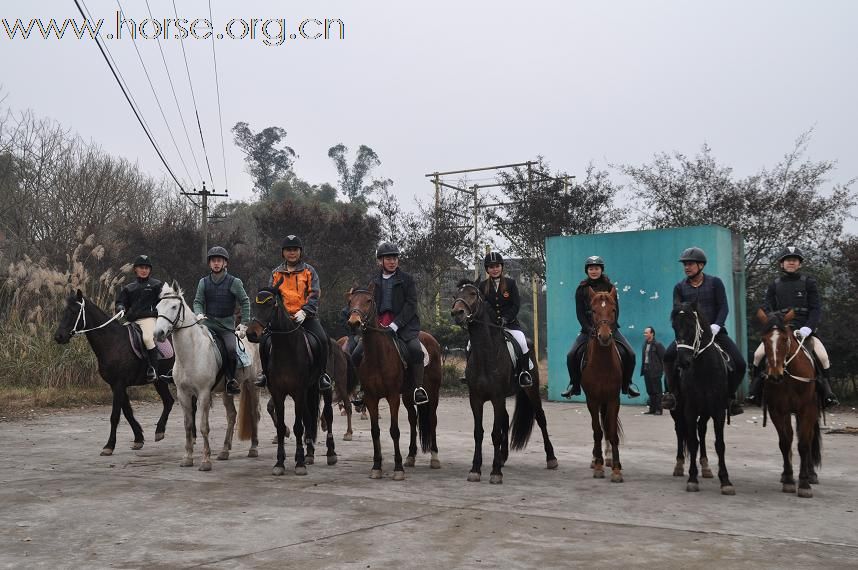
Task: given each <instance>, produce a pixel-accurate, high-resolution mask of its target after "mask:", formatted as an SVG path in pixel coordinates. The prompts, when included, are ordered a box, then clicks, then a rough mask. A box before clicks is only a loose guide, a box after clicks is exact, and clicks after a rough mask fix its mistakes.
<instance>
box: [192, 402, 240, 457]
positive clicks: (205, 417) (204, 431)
mask: <svg viewBox="0 0 858 570" xmlns="http://www.w3.org/2000/svg"><path fill="white" fill-rule="evenodd" d="M197 404H198V406H199V408H200V434H201V435H202V436H203V460H202V462H201V463H200V471H211V470H212V448H211V446H210V445H209V427H210V426H209V412H210V411H211V408H212V393H211V392H209V391H208V390H203V392H202V394H200V396H199V398H198V400H197ZM233 414H235V409H234V408H233ZM232 421H233V426H234V425H235V418H234V417H233V419H232Z"/></svg>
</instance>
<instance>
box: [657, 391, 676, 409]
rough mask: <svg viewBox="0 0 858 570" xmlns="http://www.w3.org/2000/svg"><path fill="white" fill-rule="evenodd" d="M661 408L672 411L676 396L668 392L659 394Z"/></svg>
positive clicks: (674, 406)
mask: <svg viewBox="0 0 858 570" xmlns="http://www.w3.org/2000/svg"><path fill="white" fill-rule="evenodd" d="M661 409H663V410H668V411H672V410H674V409H676V396H674V395H673V394H671V393H670V392H665V393H664V394H662V395H661Z"/></svg>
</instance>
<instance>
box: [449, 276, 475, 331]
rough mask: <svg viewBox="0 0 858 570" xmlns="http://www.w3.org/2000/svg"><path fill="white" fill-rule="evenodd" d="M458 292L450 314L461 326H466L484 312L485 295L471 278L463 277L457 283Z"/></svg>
mask: <svg viewBox="0 0 858 570" xmlns="http://www.w3.org/2000/svg"><path fill="white" fill-rule="evenodd" d="M456 287H458V292H457V293H456V298H455V299H454V300H453V306H452V307H451V308H450V316H451V317H453V320H454V321H455V322H456V324H457V325H459V326H460V327H466V326H467V325H468V323H470V322H472V321H473V320H474V319H475V318H477V317H478V316H479V315H480V313H481V312H482V308H483V296H482V295H481V294H480V290H479V289H478V288H477V286H476V285H475V284H474V282H473V281H471V280H469V279H462V280H461V281H459V283H458V284H456Z"/></svg>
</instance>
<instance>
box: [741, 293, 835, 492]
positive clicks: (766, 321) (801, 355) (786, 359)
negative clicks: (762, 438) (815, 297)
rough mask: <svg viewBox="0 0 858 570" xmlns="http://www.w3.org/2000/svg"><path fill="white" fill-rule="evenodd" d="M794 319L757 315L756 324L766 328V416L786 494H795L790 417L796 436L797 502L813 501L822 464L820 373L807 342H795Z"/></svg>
mask: <svg viewBox="0 0 858 570" xmlns="http://www.w3.org/2000/svg"><path fill="white" fill-rule="evenodd" d="M794 316H795V313H794V312H793V311H792V310H790V311H789V312H788V313H787V314H786V315H783V314H781V313H771V314H768V315H767V314H766V313H765V312H763V310H762V309H759V310H757V320H758V321H759V323H760V325H761V326H762V327H763V337H762V341H763V346H764V347H765V349H766V369H765V374H766V378H765V383H764V384H763V406H764V408H763V409H764V413H768V414H769V415H771V417H772V423H774V424H775V429H777V431H778V443H779V445H780V448H781V455H783V459H784V470H783V473H782V474H781V483H782V484H783V487H782V490H783V492H784V493H795V492H796V486H795V478H794V477H793V470H792V437H793V428H792V415H793V414H795V417H796V420H795V424H796V426H795V427H796V431H797V432H798V454H799V457H800V458H801V466H800V467H799V471H798V496H799V497H804V498H810V497H813V490H812V489H811V487H810V485H811V484H816V483H818V482H819V481H818V479H817V476H816V470H815V468H816V467H819V466H820V465H821V464H822V436H821V432H820V429H819V402H818V400H817V397H816V381H815V379H816V369H815V367H814V364H813V360H812V359H811V357H810V354H809V352H808V351H809V350H810V347H805V346H804V344H803V343H804V339H802V340H797V338H796V336H795V333H794V331H793V328H792V326H791V325H790V322H791V321H792V319H793V317H794Z"/></svg>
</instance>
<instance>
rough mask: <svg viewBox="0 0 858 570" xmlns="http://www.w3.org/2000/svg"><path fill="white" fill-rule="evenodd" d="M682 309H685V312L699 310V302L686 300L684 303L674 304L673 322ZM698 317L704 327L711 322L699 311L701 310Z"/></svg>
mask: <svg viewBox="0 0 858 570" xmlns="http://www.w3.org/2000/svg"><path fill="white" fill-rule="evenodd" d="M680 311H685V312H689V311H692V312H693V311H697V303H688V302H684V303H679V304H677V305H674V306H673V310H672V311H670V322H671V323H674V322H676V317H677V316H678V315H679V312H680ZM697 319H698V320H699V321H700V326H702V327H704V328H705V327H708V326H709V324H710V323H709V321H707V320H706V316H705V315H703V314H701V313H699V312H698V313H697Z"/></svg>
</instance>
